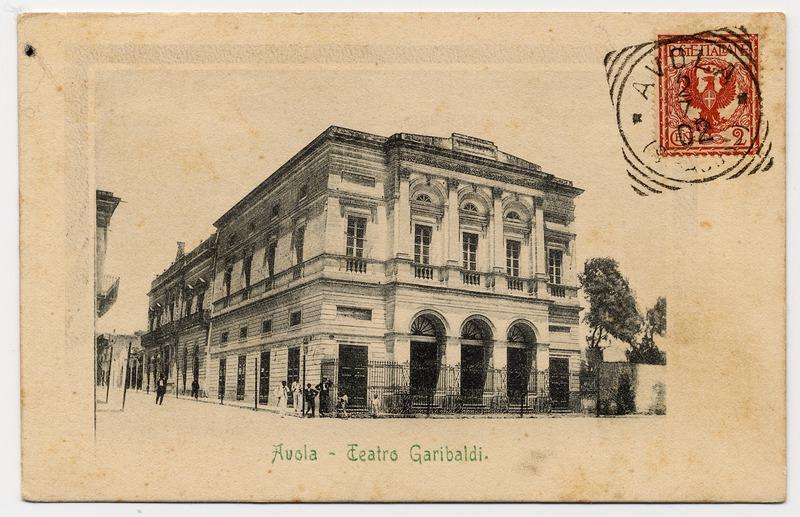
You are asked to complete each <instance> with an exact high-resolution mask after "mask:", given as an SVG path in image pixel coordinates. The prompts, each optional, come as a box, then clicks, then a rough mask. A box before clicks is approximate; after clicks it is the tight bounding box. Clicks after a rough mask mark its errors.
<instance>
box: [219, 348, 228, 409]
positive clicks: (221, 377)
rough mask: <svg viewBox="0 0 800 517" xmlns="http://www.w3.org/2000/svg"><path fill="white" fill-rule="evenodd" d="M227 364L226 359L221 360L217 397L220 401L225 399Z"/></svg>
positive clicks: (221, 358)
mask: <svg viewBox="0 0 800 517" xmlns="http://www.w3.org/2000/svg"><path fill="white" fill-rule="evenodd" d="M226 367H227V364H226V361H225V358H224V357H220V358H219V381H218V384H217V396H218V397H219V398H220V399H223V398H225V370H226V369H227V368H226Z"/></svg>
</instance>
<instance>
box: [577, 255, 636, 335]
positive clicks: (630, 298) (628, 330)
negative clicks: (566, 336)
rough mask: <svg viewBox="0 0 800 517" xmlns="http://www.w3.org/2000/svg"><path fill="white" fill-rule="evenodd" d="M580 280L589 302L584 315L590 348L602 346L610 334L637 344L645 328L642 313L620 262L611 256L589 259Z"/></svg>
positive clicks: (579, 277)
mask: <svg viewBox="0 0 800 517" xmlns="http://www.w3.org/2000/svg"><path fill="white" fill-rule="evenodd" d="M578 279H579V280H580V284H581V288H582V289H583V292H584V294H585V296H586V299H587V300H588V302H589V310H588V311H587V312H586V313H585V314H584V316H583V319H584V322H586V324H588V325H589V328H590V329H591V333H590V334H589V335H588V336H586V344H587V347H588V348H589V349H602V346H601V345H602V343H603V341H606V340H608V338H609V337H613V338H615V339H618V340H620V341H622V342H625V343H628V344H630V345H634V344H635V341H636V336H637V335H638V334H640V332H641V330H642V324H643V322H642V316H641V314H639V310H638V308H637V306H636V297H635V295H634V293H633V290H632V289H631V286H630V284H629V283H628V280H627V279H626V278H625V277H624V276H622V273H621V272H620V270H619V264H618V263H617V261H616V260H614V259H612V258H608V257H600V258H592V259H589V260H587V261H586V263H585V264H584V266H583V272H582V273H580V274H579V275H578Z"/></svg>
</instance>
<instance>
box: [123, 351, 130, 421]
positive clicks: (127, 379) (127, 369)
mask: <svg viewBox="0 0 800 517" xmlns="http://www.w3.org/2000/svg"><path fill="white" fill-rule="evenodd" d="M130 376H131V343H130V341H128V358H127V360H126V361H125V387H124V388H122V410H123V411H124V410H125V396H126V395H127V394H128V384H129V383H130Z"/></svg>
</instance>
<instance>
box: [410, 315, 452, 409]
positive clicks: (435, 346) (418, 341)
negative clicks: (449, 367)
mask: <svg viewBox="0 0 800 517" xmlns="http://www.w3.org/2000/svg"><path fill="white" fill-rule="evenodd" d="M410 334H411V345H410V346H411V350H410V362H411V372H410V373H411V376H410V377H411V378H410V383H409V384H410V386H409V388H410V392H411V395H412V396H414V397H421V398H423V400H421V401H420V402H426V403H427V402H429V401H430V399H431V398H432V397H433V394H434V392H435V391H436V384H437V382H438V380H439V369H440V365H441V361H442V353H443V351H444V341H445V327H444V324H443V323H442V320H441V319H439V318H438V317H437V316H435V315H433V314H429V313H425V314H420V315H419V316H417V317H416V318H414V321H412V322H411V329H410Z"/></svg>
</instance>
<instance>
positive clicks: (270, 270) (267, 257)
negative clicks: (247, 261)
mask: <svg viewBox="0 0 800 517" xmlns="http://www.w3.org/2000/svg"><path fill="white" fill-rule="evenodd" d="M277 250H278V243H277V242H270V243H269V245H268V246H267V251H266V253H265V254H264V262H265V263H266V265H267V275H268V277H269V278H273V277H274V276H275V253H276V252H277Z"/></svg>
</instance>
